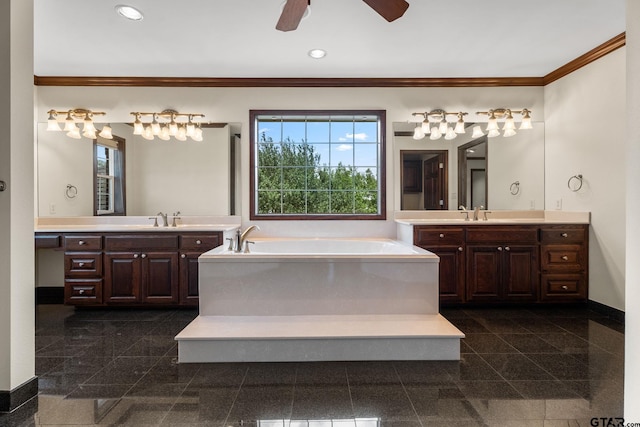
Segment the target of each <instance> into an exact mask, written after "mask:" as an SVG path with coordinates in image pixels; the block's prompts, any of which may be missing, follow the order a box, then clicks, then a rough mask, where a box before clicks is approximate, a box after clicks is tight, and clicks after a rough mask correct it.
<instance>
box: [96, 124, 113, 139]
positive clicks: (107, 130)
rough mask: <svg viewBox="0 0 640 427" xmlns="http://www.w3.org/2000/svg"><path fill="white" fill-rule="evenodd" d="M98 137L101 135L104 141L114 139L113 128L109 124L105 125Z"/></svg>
mask: <svg viewBox="0 0 640 427" xmlns="http://www.w3.org/2000/svg"><path fill="white" fill-rule="evenodd" d="M98 135H100V137H101V138H104V139H113V134H112V133H111V126H109V123H107V124H106V125H104V127H103V128H102V130H101V131H100V133H99V134H98Z"/></svg>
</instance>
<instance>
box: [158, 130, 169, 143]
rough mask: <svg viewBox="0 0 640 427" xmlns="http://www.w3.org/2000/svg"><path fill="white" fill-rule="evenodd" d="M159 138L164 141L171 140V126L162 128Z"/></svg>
mask: <svg viewBox="0 0 640 427" xmlns="http://www.w3.org/2000/svg"><path fill="white" fill-rule="evenodd" d="M158 138H160V139H161V140H163V141H168V140H169V139H171V136H170V135H169V126H162V129H160V133H159V134H158Z"/></svg>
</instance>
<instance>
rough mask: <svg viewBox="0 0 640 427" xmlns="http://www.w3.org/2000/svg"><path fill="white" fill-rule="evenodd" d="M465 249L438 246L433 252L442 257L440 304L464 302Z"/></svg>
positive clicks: (440, 267)
mask: <svg viewBox="0 0 640 427" xmlns="http://www.w3.org/2000/svg"><path fill="white" fill-rule="evenodd" d="M463 250H464V248H463V247H462V246H438V247H435V248H432V249H431V251H432V252H433V253H434V254H436V255H438V256H439V257H440V266H439V270H440V275H439V276H440V277H439V278H440V302H441V303H460V302H464V293H465V292H464V283H465V282H464V252H463Z"/></svg>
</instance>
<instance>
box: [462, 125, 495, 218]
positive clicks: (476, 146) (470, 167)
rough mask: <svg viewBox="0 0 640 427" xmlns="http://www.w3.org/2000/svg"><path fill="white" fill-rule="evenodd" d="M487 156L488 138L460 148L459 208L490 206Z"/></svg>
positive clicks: (484, 137) (479, 139)
mask: <svg viewBox="0 0 640 427" xmlns="http://www.w3.org/2000/svg"><path fill="white" fill-rule="evenodd" d="M487 156H488V152H487V137H486V136H483V137H481V138H478V139H476V140H473V141H471V142H468V143H466V144H464V145H461V146H460V147H458V206H464V207H465V208H467V209H473V208H475V207H480V206H482V207H483V208H486V207H488V206H489V201H488V200H487V174H488V169H487V165H488V158H487Z"/></svg>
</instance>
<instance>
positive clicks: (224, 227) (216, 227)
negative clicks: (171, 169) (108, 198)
mask: <svg viewBox="0 0 640 427" xmlns="http://www.w3.org/2000/svg"><path fill="white" fill-rule="evenodd" d="M150 216H151V217H153V216H154V215H150ZM172 221H173V219H172V217H171V216H169V218H168V222H169V224H171V223H172ZM158 224H159V225H160V226H158V227H154V225H153V219H149V217H148V216H144V217H140V216H124V217H64V218H63V217H40V218H36V220H35V223H34V231H35V232H37V233H44V232H48V233H73V232H96V233H98V232H154V233H159V232H160V233H161V232H172V231H173V232H180V231H233V230H235V229H237V228H239V227H240V217H234V216H210V217H207V216H182V215H181V216H180V217H179V219H177V220H176V226H175V227H171V226H169V227H163V226H162V225H161V224H162V220H161V219H160V218H158Z"/></svg>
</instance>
